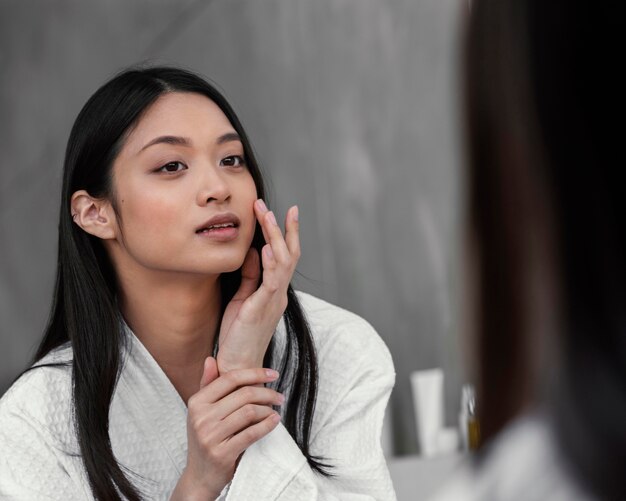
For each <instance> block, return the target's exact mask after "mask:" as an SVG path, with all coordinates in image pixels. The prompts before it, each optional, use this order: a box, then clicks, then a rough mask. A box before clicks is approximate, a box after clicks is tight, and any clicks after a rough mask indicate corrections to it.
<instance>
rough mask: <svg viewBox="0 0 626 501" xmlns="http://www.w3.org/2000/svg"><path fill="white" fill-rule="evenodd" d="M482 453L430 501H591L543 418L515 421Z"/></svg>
mask: <svg viewBox="0 0 626 501" xmlns="http://www.w3.org/2000/svg"><path fill="white" fill-rule="evenodd" d="M485 452H486V456H485V457H484V458H483V461H482V462H481V464H480V465H479V466H477V465H473V464H468V465H465V468H462V469H460V470H459V471H458V472H457V473H456V474H455V475H454V476H453V477H452V478H451V479H450V482H448V483H447V484H446V486H445V487H444V488H442V489H441V491H440V492H439V493H438V495H437V496H435V497H434V498H433V501H448V500H450V501H452V500H454V501H457V500H463V501H478V500H481V499H496V498H497V499H508V500H518V499H519V500H524V501H526V500H529V499H533V500H534V499H555V500H578V501H586V500H588V499H590V498H589V497H588V496H587V494H586V493H585V492H584V491H583V490H582V488H581V486H580V485H579V484H578V481H577V479H576V478H575V477H574V476H572V475H571V474H570V473H569V471H568V469H567V468H566V465H565V461H564V459H563V458H562V457H561V455H560V453H559V450H558V447H557V445H556V442H555V438H554V433H553V430H552V427H551V425H550V423H549V420H548V419H547V418H546V416H545V415H544V414H541V413H536V412H535V413H532V414H529V415H524V416H522V417H520V418H518V419H517V420H516V421H514V422H512V423H511V424H509V425H508V426H507V427H506V428H505V429H504V430H503V431H502V432H501V433H500V434H499V435H498V436H497V437H496V438H495V439H494V441H493V442H492V443H490V444H486V449H485ZM529 486H532V487H529Z"/></svg>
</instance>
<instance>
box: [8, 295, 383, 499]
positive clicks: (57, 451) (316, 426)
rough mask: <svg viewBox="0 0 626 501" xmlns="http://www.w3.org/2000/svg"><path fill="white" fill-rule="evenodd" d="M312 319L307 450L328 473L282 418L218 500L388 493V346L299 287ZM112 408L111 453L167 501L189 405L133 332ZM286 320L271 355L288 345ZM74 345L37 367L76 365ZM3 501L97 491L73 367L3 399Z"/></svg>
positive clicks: (183, 448) (43, 373)
mask: <svg viewBox="0 0 626 501" xmlns="http://www.w3.org/2000/svg"><path fill="white" fill-rule="evenodd" d="M298 296H299V299H300V301H301V303H302V306H303V309H304V311H305V314H306V316H307V319H308V321H309V324H310V326H311V330H312V333H313V338H314V341H315V345H316V350H317V355H318V364H319V388H318V395H317V403H316V408H315V413H314V416H313V424H312V431H311V446H310V451H311V454H313V455H314V456H320V457H322V458H324V461H325V462H327V463H329V464H331V465H332V470H331V472H332V474H333V476H332V477H324V476H322V475H320V474H318V473H316V472H314V471H313V470H311V468H310V467H309V465H308V463H307V461H306V458H305V457H304V456H303V455H302V453H301V452H300V449H299V448H298V447H297V445H296V443H295V441H294V440H293V439H292V438H291V436H290V434H289V432H288V431H287V429H286V428H285V427H284V426H283V425H282V423H281V424H279V425H278V427H277V428H276V429H275V430H273V431H272V432H271V433H269V434H268V435H267V436H265V437H264V438H262V439H261V440H259V441H258V442H256V443H254V444H253V445H252V446H250V447H249V448H248V449H247V450H246V452H245V453H244V454H243V456H242V458H241V460H240V462H239V465H238V466H237V470H236V472H235V475H234V477H233V480H232V482H231V483H230V484H229V485H228V486H226V488H225V489H224V491H223V492H222V494H221V496H220V498H219V499H220V500H222V499H223V500H226V501H243V500H255V501H265V500H268V501H269V500H281V501H294V500H297V501H309V500H310V501H313V500H329V501H332V500H342V501H348V500H350V501H352V500H354V501H356V500H359V501H361V500H363V501H365V500H393V499H395V494H394V491H393V487H392V484H391V480H390V477H389V472H388V470H387V467H386V464H385V459H384V457H383V453H382V449H381V444H380V441H381V429H382V420H383V414H384V410H385V406H386V404H387V401H388V398H389V394H390V392H391V389H392V387H393V384H394V379H395V374H394V369H393V363H392V360H391V356H390V354H389V351H388V350H387V347H386V346H385V344H384V343H383V341H382V340H381V339H380V337H379V336H378V335H377V334H376V332H375V331H374V329H373V328H372V327H371V326H370V325H369V324H368V323H367V322H366V321H365V320H363V319H362V318H360V317H358V316H357V315H354V314H352V313H350V312H347V311H345V310H343V309H341V308H338V307H336V306H333V305H331V304H329V303H326V302H324V301H322V300H320V299H317V298H314V297H313V296H310V295H307V294H304V293H298ZM126 330H127V333H128V338H129V343H128V349H127V351H126V352H125V353H124V363H123V367H122V370H121V375H120V379H119V382H118V385H117V387H116V389H115V393H114V396H113V400H112V403H111V410H110V427H109V433H110V437H111V444H112V447H113V452H114V454H115V457H116V459H117V460H118V462H119V463H120V465H121V466H122V469H123V471H124V472H126V474H127V476H128V478H129V479H130V480H131V482H133V484H134V485H135V486H136V487H137V489H138V490H139V491H140V492H141V493H142V495H143V497H144V499H150V500H152V499H155V500H156V499H168V498H169V496H170V494H171V492H172V491H173V489H174V487H175V486H176V483H177V481H178V479H179V477H180V475H181V473H182V471H183V469H184V467H185V463H186V457H187V431H186V425H187V408H186V406H185V403H184V402H183V401H182V399H181V398H180V396H179V395H178V393H177V392H176V390H175V388H174V387H173V385H172V384H171V382H170V381H169V379H168V378H167V376H166V375H165V373H164V372H163V371H162V370H161V368H160V367H159V366H158V364H157V363H156V361H155V360H154V358H152V356H151V355H150V353H149V352H148V351H147V350H146V349H145V347H144V346H143V345H142V344H141V342H140V341H139V340H138V339H137V338H136V337H135V335H134V334H133V333H132V332H131V331H130V329H128V328H127V329H126ZM284 339H285V329H284V324H283V323H282V322H281V323H280V324H279V326H278V328H277V331H276V333H275V340H276V346H277V353H280V350H281V347H282V346H284V344H283V343H284ZM71 357H72V352H71V348H70V347H69V346H64V347H61V348H60V349H58V350H55V351H54V352H52V353H50V354H49V355H48V356H46V357H45V358H44V360H42V361H41V362H40V363H50V362H53V363H54V362H68V361H71ZM0 499H15V500H29V501H30V500H64V501H68V500H78V499H80V500H83V499H93V496H92V494H91V491H90V489H89V482H88V480H87V477H86V473H85V471H84V468H83V465H82V460H81V458H80V455H79V449H78V445H77V441H76V435H75V428H74V426H73V420H72V405H71V368H70V367H45V368H37V369H34V370H31V371H29V372H27V373H26V374H25V375H23V376H22V377H21V378H19V379H18V381H16V382H15V383H14V384H13V386H12V387H11V388H10V389H9V390H8V391H7V393H6V394H5V395H4V396H3V397H2V399H1V400H0Z"/></svg>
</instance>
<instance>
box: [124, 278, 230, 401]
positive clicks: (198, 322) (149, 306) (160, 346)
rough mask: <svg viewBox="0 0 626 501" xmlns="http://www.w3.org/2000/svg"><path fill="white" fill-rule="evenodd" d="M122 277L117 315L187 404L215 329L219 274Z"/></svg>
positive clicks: (198, 377) (217, 321) (195, 390)
mask: <svg viewBox="0 0 626 501" xmlns="http://www.w3.org/2000/svg"><path fill="white" fill-rule="evenodd" d="M157 275H158V276H157ZM126 278H127V280H123V279H122V280H120V291H119V305H120V310H121V312H122V315H123V316H124V319H125V320H126V323H127V324H128V326H129V327H130V328H131V329H132V331H133V332H134V333H135V335H136V336H137V338H139V340H140V341H141V342H142V344H143V345H144V346H145V347H146V349H147V350H148V351H149V352H150V354H151V355H152V356H153V357H154V359H155V360H156V361H157V363H158V364H159V366H160V367H161V369H163V371H164V372H165V374H166V375H167V377H168V378H169V379H170V381H171V382H172V384H173V385H174V387H175V388H176V390H177V391H178V393H179V395H180V396H181V398H182V399H183V401H184V402H187V401H188V400H189V397H190V396H191V395H193V394H194V393H196V392H197V391H198V388H199V384H200V379H201V377H202V371H203V367H204V360H205V359H206V357H208V356H209V355H211V351H212V348H213V340H214V338H215V336H216V331H217V328H218V325H219V320H220V319H219V315H220V302H221V294H220V284H219V275H215V276H211V277H206V276H205V277H202V278H197V277H195V278H190V277H189V276H185V277H181V276H163V275H162V274H161V275H159V274H158V273H157V274H150V275H143V274H142V276H140V277H138V276H136V275H135V276H133V277H126Z"/></svg>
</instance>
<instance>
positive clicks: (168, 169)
mask: <svg viewBox="0 0 626 501" xmlns="http://www.w3.org/2000/svg"><path fill="white" fill-rule="evenodd" d="M186 168H187V166H186V165H185V164H184V163H182V162H168V163H166V164H165V165H163V166H161V167H159V168H158V169H157V170H156V172H165V173H167V174H176V173H177V172H180V171H182V170H184V169H186Z"/></svg>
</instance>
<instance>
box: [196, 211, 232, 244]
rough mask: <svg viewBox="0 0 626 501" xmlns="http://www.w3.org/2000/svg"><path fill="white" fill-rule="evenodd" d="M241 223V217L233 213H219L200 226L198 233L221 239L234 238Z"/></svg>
mask: <svg viewBox="0 0 626 501" xmlns="http://www.w3.org/2000/svg"><path fill="white" fill-rule="evenodd" d="M240 224H241V223H240V221H239V218H238V217H237V216H236V215H235V214H233V213H225V214H218V215H216V216H213V217H212V218H211V219H209V220H208V221H207V222H205V223H204V224H203V225H201V226H199V227H198V228H197V229H196V234H197V235H202V236H208V237H211V238H212V239H216V240H220V241H227V240H232V239H233V238H236V237H237V235H238V233H239V230H238V228H239V226H240Z"/></svg>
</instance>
